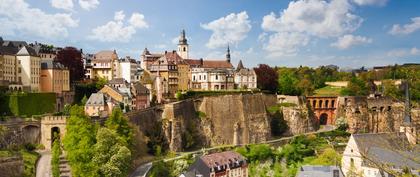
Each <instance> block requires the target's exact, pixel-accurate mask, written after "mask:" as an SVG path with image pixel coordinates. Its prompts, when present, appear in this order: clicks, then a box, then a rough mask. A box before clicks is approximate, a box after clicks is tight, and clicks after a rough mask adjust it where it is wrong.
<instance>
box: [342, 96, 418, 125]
mask: <svg viewBox="0 0 420 177" xmlns="http://www.w3.org/2000/svg"><path fill="white" fill-rule="evenodd" d="M337 112H338V117H345V118H346V120H347V123H348V124H349V132H350V133H364V132H366V133H368V132H369V133H377V132H395V131H399V127H400V125H401V123H402V122H403V120H404V103H402V102H398V101H394V100H392V99H391V98H387V97H378V98H367V97H342V98H340V105H339V107H338V110H337ZM419 112H420V111H419V110H418V109H412V111H411V116H412V120H413V121H412V122H413V124H414V125H416V126H417V127H418V126H419V125H420V124H419V123H420V120H419V119H420V117H419ZM417 129H418V128H417Z"/></svg>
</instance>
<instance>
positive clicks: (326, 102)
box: [325, 100, 329, 108]
mask: <svg viewBox="0 0 420 177" xmlns="http://www.w3.org/2000/svg"><path fill="white" fill-rule="evenodd" d="M328 102H329V101H328V100H325V108H328V106H329V105H328Z"/></svg>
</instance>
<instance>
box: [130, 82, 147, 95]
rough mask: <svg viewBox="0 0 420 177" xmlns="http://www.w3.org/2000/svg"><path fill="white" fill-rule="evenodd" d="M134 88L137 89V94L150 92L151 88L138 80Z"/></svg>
mask: <svg viewBox="0 0 420 177" xmlns="http://www.w3.org/2000/svg"><path fill="white" fill-rule="evenodd" d="M133 87H134V90H135V95H144V94H149V92H150V91H149V89H147V88H146V87H145V86H144V85H143V84H141V83H140V82H136V83H134V85H133Z"/></svg>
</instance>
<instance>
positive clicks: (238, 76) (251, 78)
mask: <svg viewBox="0 0 420 177" xmlns="http://www.w3.org/2000/svg"><path fill="white" fill-rule="evenodd" d="M235 88H237V89H256V88H257V74H256V73H255V71H254V69H249V68H245V67H244V65H243V64H242V60H239V63H238V66H237V67H236V70H235Z"/></svg>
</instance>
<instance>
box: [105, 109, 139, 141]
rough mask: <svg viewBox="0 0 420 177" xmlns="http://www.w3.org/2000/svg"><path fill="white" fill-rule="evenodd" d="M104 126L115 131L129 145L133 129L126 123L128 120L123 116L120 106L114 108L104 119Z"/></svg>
mask: <svg viewBox="0 0 420 177" xmlns="http://www.w3.org/2000/svg"><path fill="white" fill-rule="evenodd" d="M105 126H106V127H107V128H109V129H111V130H114V131H115V132H117V134H118V135H119V136H120V137H121V138H123V140H124V141H125V142H126V143H127V144H129V145H131V143H132V139H133V131H132V129H131V127H130V126H129V124H128V120H127V118H126V117H124V116H123V113H122V111H121V109H120V108H118V107H117V108H114V109H113V110H112V114H111V116H110V117H109V118H108V119H107V120H106V122H105Z"/></svg>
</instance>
